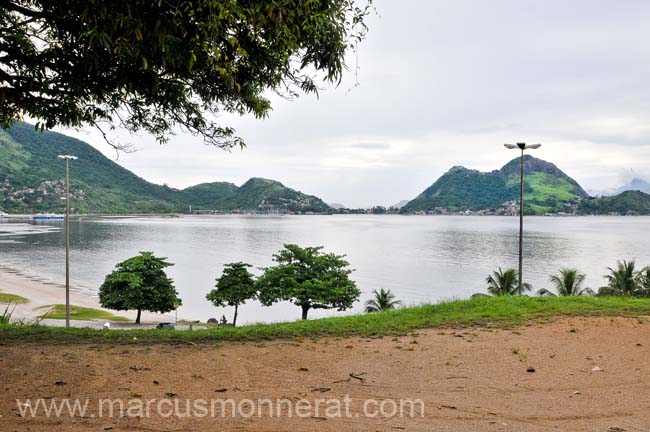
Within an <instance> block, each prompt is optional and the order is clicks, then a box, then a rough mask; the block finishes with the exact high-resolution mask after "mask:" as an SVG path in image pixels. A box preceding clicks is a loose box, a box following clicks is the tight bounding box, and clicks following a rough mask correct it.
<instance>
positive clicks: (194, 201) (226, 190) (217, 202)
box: [181, 182, 239, 209]
mask: <svg viewBox="0 0 650 432" xmlns="http://www.w3.org/2000/svg"><path fill="white" fill-rule="evenodd" d="M237 189H239V188H238V187H237V185H235V184H233V183H227V182H214V183H201V184H197V185H196V186H190V187H188V188H186V189H183V190H182V191H181V193H182V195H183V200H184V201H185V202H187V203H190V204H191V205H192V206H193V207H198V208H205V209H217V208H221V203H223V201H224V200H225V199H227V198H231V197H233V196H234V195H235V194H236V193H237Z"/></svg>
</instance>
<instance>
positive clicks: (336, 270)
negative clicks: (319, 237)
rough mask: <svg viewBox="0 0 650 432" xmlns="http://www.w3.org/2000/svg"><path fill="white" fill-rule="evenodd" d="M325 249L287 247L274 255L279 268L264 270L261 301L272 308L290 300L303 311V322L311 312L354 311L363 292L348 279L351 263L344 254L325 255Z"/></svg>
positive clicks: (293, 245)
mask: <svg viewBox="0 0 650 432" xmlns="http://www.w3.org/2000/svg"><path fill="white" fill-rule="evenodd" d="M322 249H323V247H322V246H320V247H307V248H301V247H300V246H297V245H295V244H285V245H284V249H283V250H281V251H279V252H278V253H277V254H275V255H273V261H275V262H276V263H278V265H276V266H273V267H268V268H266V269H264V274H263V275H262V276H261V277H260V278H259V279H258V281H257V282H258V290H259V294H258V298H259V300H260V302H261V303H262V304H263V305H264V306H270V305H272V304H273V303H275V302H278V301H290V302H292V303H293V304H295V305H296V306H299V307H300V308H301V309H302V319H303V320H306V319H307V314H308V312H309V310H310V309H337V310H339V311H343V310H346V309H349V308H351V307H352V304H353V303H354V302H355V301H357V300H358V299H359V296H360V295H361V291H360V290H359V289H358V288H357V286H356V284H355V282H354V281H352V280H350V278H349V275H350V273H352V270H350V269H349V268H348V266H349V263H348V262H347V261H345V260H344V259H343V258H345V256H344V255H335V254H332V253H322V252H321V250H322Z"/></svg>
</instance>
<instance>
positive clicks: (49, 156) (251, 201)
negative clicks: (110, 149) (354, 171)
mask: <svg viewBox="0 0 650 432" xmlns="http://www.w3.org/2000/svg"><path fill="white" fill-rule="evenodd" d="M61 154H70V155H74V156H77V157H78V158H79V159H78V160H77V161H73V162H71V173H72V175H71V194H72V199H71V204H72V208H73V211H74V212H76V213H105V214H123V213H168V212H180V211H187V210H188V209H189V206H190V205H191V206H193V207H194V208H200V209H210V210H223V211H234V210H241V211H261V212H265V211H271V210H272V211H287V212H295V213H305V212H315V213H326V212H329V211H330V210H331V209H330V208H329V206H327V204H325V203H324V202H323V201H322V200H320V199H319V198H317V197H314V196H311V195H306V194H303V193H301V192H298V191H296V190H294V189H291V188H288V187H286V186H284V185H283V184H281V183H279V182H277V181H273V180H266V179H251V180H249V181H248V182H246V183H245V184H244V185H243V186H242V187H237V186H236V185H234V184H232V183H226V182H216V183H203V184H199V185H196V186H192V187H189V188H187V189H184V190H178V189H174V188H170V187H168V186H165V185H163V186H161V185H157V184H154V183H150V182H148V181H146V180H144V179H142V178H140V177H138V176H137V175H135V174H133V173H132V172H131V171H129V170H127V169H125V168H123V167H121V166H120V165H118V164H117V163H115V162H113V161H111V160H110V159H108V158H106V157H105V156H104V155H102V154H101V153H100V152H99V151H97V150H96V149H95V148H93V147H92V146H90V145H89V144H86V143H85V142H83V141H80V140H78V139H75V138H71V137H68V136H65V135H62V134H59V133H55V132H49V131H45V132H39V131H36V130H35V129H34V127H33V126H32V125H28V124H25V123H18V124H16V125H14V126H13V127H12V128H10V129H8V130H0V210H3V211H6V212H9V213H23V212H31V213H38V212H62V211H63V209H64V205H65V202H64V201H63V200H62V199H61V198H62V197H63V196H64V192H65V181H64V179H65V164H64V163H63V162H62V161H61V160H59V159H58V158H57V156H58V155H61Z"/></svg>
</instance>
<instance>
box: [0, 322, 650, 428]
mask: <svg viewBox="0 0 650 432" xmlns="http://www.w3.org/2000/svg"><path fill="white" fill-rule="evenodd" d="M572 329H574V331H572ZM529 367H533V368H534V369H535V372H527V369H528V368H529ZM595 368H597V369H595ZM594 369H595V370H594ZM600 369H602V370H600ZM350 373H354V374H356V375H355V376H358V377H360V378H362V379H356V378H351V377H350ZM57 381H58V382H59V385H56V384H55V383H56V382H57ZM0 383H1V386H2V388H0V390H1V391H2V394H1V396H0V415H2V416H3V417H2V418H0V430H2V431H13V430H21V431H22V430H27V428H30V430H31V431H53V430H54V431H57V430H75V431H77V430H79V431H81V430H84V431H85V430H108V429H106V428H112V429H111V430H116V431H123V430H125V431H126V430H142V431H199V430H206V431H207V430H211V431H212V430H228V431H231V430H235V431H366V430H367V431H399V430H407V431H454V432H457V431H558V430H559V431H603V432H604V431H607V430H608V428H610V427H614V426H616V427H620V428H622V429H619V430H627V431H640V430H644V431H647V430H649V429H650V322H648V323H644V322H643V320H638V319H632V318H576V319H558V320H554V321H553V322H550V323H545V324H536V325H534V326H529V327H523V328H520V329H517V330H514V331H513V330H496V331H489V330H481V329H456V330H450V329H447V330H444V331H441V330H433V329H432V330H426V331H420V332H418V334H417V335H416V336H414V335H411V336H405V337H400V338H392V337H384V338H381V339H360V338H346V339H320V340H304V341H303V340H297V341H275V342H267V343H224V344H222V345H218V346H214V345H197V346H171V345H154V346H139V345H129V346H113V347H111V346H89V345H77V346H36V345H33V344H25V345H8V346H0ZM224 389H225V390H224ZM315 389H320V390H315ZM217 390H222V391H221V392H217ZM165 393H170V394H168V395H165ZM171 393H173V395H172V394H171ZM345 395H349V397H350V398H351V400H352V404H351V407H352V411H351V412H352V413H356V414H359V412H360V410H361V407H362V404H363V401H364V400H366V399H368V398H374V399H376V400H378V401H383V400H386V399H394V400H399V399H411V400H414V399H422V400H423V402H424V407H425V412H424V417H416V418H408V417H406V418H399V417H397V418H395V417H393V418H368V417H364V416H363V415H361V416H353V417H351V418H327V417H326V416H324V415H323V414H320V415H318V416H315V415H312V416H309V417H308V418H295V417H293V418H287V417H284V418H275V417H274V418H269V416H268V415H263V416H262V417H259V418H258V417H253V418H241V417H236V418H230V417H229V418H220V416H219V417H218V418H209V417H208V418H197V417H192V418H183V419H179V418H161V417H158V416H155V415H154V416H153V417H150V418H146V417H145V418H139V417H137V415H130V414H125V415H124V416H123V417H117V416H116V417H113V418H97V417H96V415H97V412H98V411H97V409H96V408H94V407H95V405H94V404H96V402H97V400H98V399H102V398H119V399H122V400H125V401H128V400H129V399H130V398H131V400H141V398H144V399H148V398H153V399H158V400H160V399H165V398H170V400H181V401H184V400H185V399H188V398H189V399H191V400H197V399H214V398H217V399H219V398H233V399H234V400H235V401H240V402H241V401H242V400H244V399H251V400H253V401H256V400H257V399H265V398H273V399H274V398H288V399H290V400H294V401H298V400H300V399H305V400H308V401H314V400H315V399H319V398H343V397H344V396H345ZM38 397H54V398H65V397H80V398H88V399H90V406H91V408H90V409H89V411H88V412H87V413H86V416H85V417H84V418H74V419H71V418H69V417H68V418H61V419H47V418H44V417H43V416H38V417H37V418H32V419H27V418H22V417H19V416H18V415H17V413H18V411H17V408H16V403H15V399H17V398H20V399H25V398H32V399H33V398H38ZM136 414H137V413H136ZM611 430H617V429H611Z"/></svg>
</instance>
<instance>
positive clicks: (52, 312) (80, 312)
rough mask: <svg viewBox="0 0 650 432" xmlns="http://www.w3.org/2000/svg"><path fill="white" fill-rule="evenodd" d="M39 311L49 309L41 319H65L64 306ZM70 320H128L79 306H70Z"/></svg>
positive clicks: (52, 306)
mask: <svg viewBox="0 0 650 432" xmlns="http://www.w3.org/2000/svg"><path fill="white" fill-rule="evenodd" d="M39 309H49V311H47V312H46V313H45V314H43V315H42V316H41V318H47V319H60V320H64V319H65V305H62V304H57V305H50V306H42V307H40V308H39ZM70 319H72V320H79V321H88V320H107V321H122V322H126V321H129V319H128V318H124V317H120V316H115V315H113V314H112V313H110V312H106V311H103V310H99V309H93V308H86V307H80V306H70Z"/></svg>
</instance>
